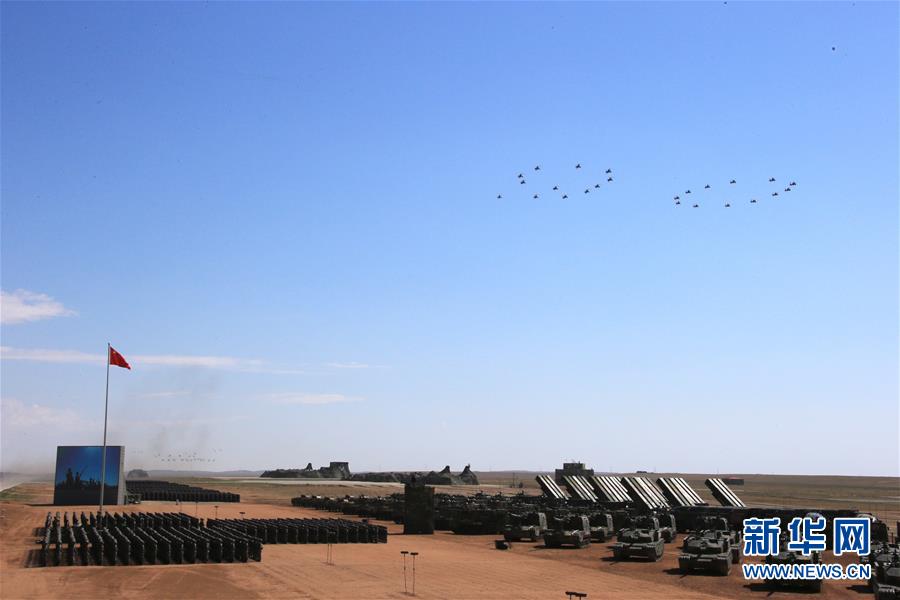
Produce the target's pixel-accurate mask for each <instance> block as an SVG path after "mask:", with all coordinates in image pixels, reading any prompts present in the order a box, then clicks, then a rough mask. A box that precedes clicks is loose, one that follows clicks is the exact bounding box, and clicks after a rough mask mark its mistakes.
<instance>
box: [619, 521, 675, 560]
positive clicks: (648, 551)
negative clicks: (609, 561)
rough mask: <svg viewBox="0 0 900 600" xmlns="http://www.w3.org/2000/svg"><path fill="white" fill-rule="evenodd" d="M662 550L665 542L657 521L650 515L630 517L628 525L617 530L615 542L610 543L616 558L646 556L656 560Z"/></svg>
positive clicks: (660, 555)
mask: <svg viewBox="0 0 900 600" xmlns="http://www.w3.org/2000/svg"><path fill="white" fill-rule="evenodd" d="M664 550H665V542H664V541H663V538H662V532H661V531H660V529H659V521H658V520H657V518H656V517H650V516H641V517H635V518H634V519H632V521H631V523H630V524H629V525H628V526H626V527H625V528H624V529H622V530H620V531H619V533H618V534H617V536H616V543H615V544H613V545H612V551H613V557H614V558H615V559H616V560H624V559H628V558H646V559H649V560H652V561H657V560H659V559H660V558H662V555H663V551H664Z"/></svg>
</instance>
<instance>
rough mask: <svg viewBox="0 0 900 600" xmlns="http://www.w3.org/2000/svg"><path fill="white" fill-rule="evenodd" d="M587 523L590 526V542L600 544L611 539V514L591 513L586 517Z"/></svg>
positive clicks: (612, 530) (612, 529)
mask: <svg viewBox="0 0 900 600" xmlns="http://www.w3.org/2000/svg"><path fill="white" fill-rule="evenodd" d="M588 521H589V522H590V524H591V541H592V542H601V543H602V542H605V541H607V540H610V539H612V536H613V532H614V531H615V529H614V528H613V518H612V515H611V514H609V513H607V512H597V513H593V514H591V516H590V517H588Z"/></svg>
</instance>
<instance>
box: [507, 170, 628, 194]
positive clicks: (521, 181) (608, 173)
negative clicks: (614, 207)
mask: <svg viewBox="0 0 900 600" xmlns="http://www.w3.org/2000/svg"><path fill="white" fill-rule="evenodd" d="M574 170H575V171H579V172H581V173H584V172H586V171H587V169H586V168H584V167H582V166H581V163H576V164H575V169H574ZM532 171H534V172H539V171H542V169H541V165H535V166H534V168H533V169H532ZM603 177H606V183H612V182H613V172H612V169H606V171H605V172H603V174H602V176H597V177H596V178H595V181H594V182H591V183H589V184H588V185H587V187H585V188H584V192H583V193H584V194H590V193H591V191H592V190H599V189H600V183H601V182H602V181H603ZM516 180H517V181H518V182H519V185H529V183H528V180H527V179H526V178H525V174H524V173H519V174H518V175H516ZM532 183H534V182H532ZM542 183H544V184H545V185H546V182H542ZM579 187H580V186H579ZM550 191H551V192H556V193H557V195H558V196H559V197H560V198H561V199H563V200H566V199H568V197H569V195H568V194H567V193H566V192H565V191H563V190H561V189H560V185H559V184H558V183H557V184H555V185H554V186H553V187H552V188H550ZM531 197H532V198H534V199H535V200H537V199H539V198H540V197H541V195H540V192H534V193H533V194H532V196H531ZM502 199H503V194H502V193H500V194H497V200H502Z"/></svg>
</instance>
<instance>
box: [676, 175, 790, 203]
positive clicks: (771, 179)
mask: <svg viewBox="0 0 900 600" xmlns="http://www.w3.org/2000/svg"><path fill="white" fill-rule="evenodd" d="M769 183H770V184H775V183H777V181H776V179H775V178H774V177H769ZM733 185H737V180H736V179H732V180H731V181H729V182H728V186H733ZM796 186H797V182H796V181H791V182H790V183H789V184H788V185H787V187H785V188H784V191H785V192H790V191H791V190H792V189H794V188H795V187H796ZM771 187H774V186H770V189H771ZM779 187H780V186H779ZM703 189H704V190H712V189H713V188H712V186H711V185H710V184H708V183H707V184H706V185H704V186H703ZM728 189H729V190H733V188H730V187H729V188H728ZM682 193H683V194H684V195H685V196H687V195H688V194H691V190H689V189H688V190H685V191H684V192H682ZM728 195H730V196H734V195H736V193H735V192H733V191H729V192H728ZM777 196H778V190H775V191H773V192H772V197H773V198H775V197H777ZM672 201H673V202H675V206H681V196H680V195H678V194H676V195H675V196H673V197H672ZM749 203H750V204H758V203H759V202H758V201H757V199H756V198H750V202H749ZM724 207H725V208H731V202H730V201H729V200H726V201H725V205H724ZM691 208H700V200H698V199H695V201H694V202H692V203H691Z"/></svg>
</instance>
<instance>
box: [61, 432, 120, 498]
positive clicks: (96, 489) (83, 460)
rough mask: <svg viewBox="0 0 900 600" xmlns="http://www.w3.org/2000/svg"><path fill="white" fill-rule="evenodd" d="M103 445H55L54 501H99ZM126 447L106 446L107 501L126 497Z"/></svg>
mask: <svg viewBox="0 0 900 600" xmlns="http://www.w3.org/2000/svg"><path fill="white" fill-rule="evenodd" d="M102 458H103V446H57V447H56V479H55V480H54V483H55V485H54V488H53V504H59V505H71V504H85V505H93V504H100V469H101V463H102ZM124 468H125V447H124V446H107V447H106V494H105V496H104V501H105V503H106V504H124V501H125V485H124V483H125V475H124Z"/></svg>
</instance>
